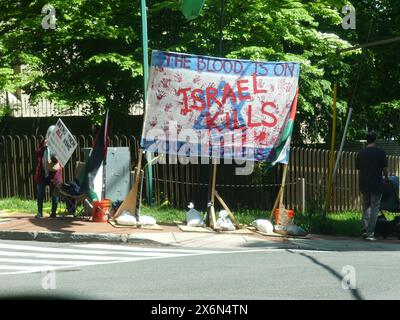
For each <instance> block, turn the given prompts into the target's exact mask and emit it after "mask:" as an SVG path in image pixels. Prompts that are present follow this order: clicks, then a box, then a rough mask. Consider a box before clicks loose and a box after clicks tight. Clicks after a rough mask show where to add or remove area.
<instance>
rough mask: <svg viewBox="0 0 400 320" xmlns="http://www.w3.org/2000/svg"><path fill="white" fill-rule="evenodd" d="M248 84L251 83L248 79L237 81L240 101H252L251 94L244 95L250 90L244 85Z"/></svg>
mask: <svg viewBox="0 0 400 320" xmlns="http://www.w3.org/2000/svg"><path fill="white" fill-rule="evenodd" d="M248 83H249V80H248V79H242V80H238V81H237V88H238V97H239V100H240V101H243V100H250V99H251V97H250V94H246V95H244V93H245V92H246V91H248V90H249V87H244V86H243V85H246V84H248Z"/></svg>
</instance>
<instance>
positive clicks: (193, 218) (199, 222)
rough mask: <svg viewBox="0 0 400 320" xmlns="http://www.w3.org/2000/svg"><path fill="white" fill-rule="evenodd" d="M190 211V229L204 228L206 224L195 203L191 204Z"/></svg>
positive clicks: (188, 223) (188, 216) (187, 216)
mask: <svg viewBox="0 0 400 320" xmlns="http://www.w3.org/2000/svg"><path fill="white" fill-rule="evenodd" d="M188 207H189V208H190V210H189V211H188V212H186V225H188V226H190V227H204V226H205V223H204V220H203V218H202V216H201V213H200V212H199V211H197V210H196V209H195V208H194V205H193V203H190V204H189V206H188Z"/></svg>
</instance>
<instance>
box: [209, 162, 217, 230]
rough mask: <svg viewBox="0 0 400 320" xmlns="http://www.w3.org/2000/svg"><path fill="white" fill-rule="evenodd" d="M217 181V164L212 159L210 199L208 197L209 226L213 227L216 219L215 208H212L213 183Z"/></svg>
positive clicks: (213, 197)
mask: <svg viewBox="0 0 400 320" xmlns="http://www.w3.org/2000/svg"><path fill="white" fill-rule="evenodd" d="M216 182H217V164H216V162H215V160H214V159H212V181H211V199H210V215H211V227H212V228H213V229H216V228H215V224H216V219H215V208H214V202H215V201H214V200H215V185H216Z"/></svg>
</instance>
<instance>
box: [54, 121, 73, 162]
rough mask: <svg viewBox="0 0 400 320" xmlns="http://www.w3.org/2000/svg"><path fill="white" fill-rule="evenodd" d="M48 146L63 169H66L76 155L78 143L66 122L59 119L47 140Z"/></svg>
mask: <svg viewBox="0 0 400 320" xmlns="http://www.w3.org/2000/svg"><path fill="white" fill-rule="evenodd" d="M47 145H48V147H49V149H50V150H51V152H52V153H54V154H55V156H56V158H57V160H58V161H59V162H60V164H61V166H62V167H65V165H66V164H67V162H68V160H69V158H71V156H72V154H73V153H74V151H75V149H76V147H77V146H78V143H77V142H76V140H75V138H74V136H73V135H72V134H71V132H70V131H69V130H68V128H67V127H66V125H65V124H64V122H62V121H61V119H58V121H57V123H56V125H55V127H54V129H53V131H52V132H51V133H50V135H49V137H48V138H47Z"/></svg>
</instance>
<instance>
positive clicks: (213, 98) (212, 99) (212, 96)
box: [206, 87, 222, 108]
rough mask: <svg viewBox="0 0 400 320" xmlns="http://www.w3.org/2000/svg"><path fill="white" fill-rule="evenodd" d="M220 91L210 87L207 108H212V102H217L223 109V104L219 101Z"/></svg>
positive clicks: (207, 90) (207, 91) (207, 92)
mask: <svg viewBox="0 0 400 320" xmlns="http://www.w3.org/2000/svg"><path fill="white" fill-rule="evenodd" d="M217 94H218V90H217V89H216V88H213V87H208V88H207V89H206V96H207V106H208V108H211V102H215V103H216V104H217V105H218V106H219V107H220V108H221V107H222V103H221V102H220V101H218V100H217V98H216V97H217Z"/></svg>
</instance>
